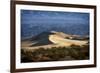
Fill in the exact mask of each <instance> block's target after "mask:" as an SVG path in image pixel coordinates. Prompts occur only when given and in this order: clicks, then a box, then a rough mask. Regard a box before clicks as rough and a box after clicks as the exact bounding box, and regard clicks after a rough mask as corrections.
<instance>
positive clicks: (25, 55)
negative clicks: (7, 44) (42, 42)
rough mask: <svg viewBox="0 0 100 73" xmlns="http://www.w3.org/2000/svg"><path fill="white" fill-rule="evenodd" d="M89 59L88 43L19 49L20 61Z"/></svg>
mask: <svg viewBox="0 0 100 73" xmlns="http://www.w3.org/2000/svg"><path fill="white" fill-rule="evenodd" d="M85 59H89V45H84V46H76V45H71V46H70V47H52V48H47V49H44V48H39V49H35V50H33V51H25V50H23V49H22V50H21V62H44V61H64V60H66V61H67V60H85Z"/></svg>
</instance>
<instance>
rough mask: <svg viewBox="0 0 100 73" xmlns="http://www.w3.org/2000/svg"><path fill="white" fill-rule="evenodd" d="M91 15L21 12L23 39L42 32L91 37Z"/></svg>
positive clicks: (57, 12)
mask: <svg viewBox="0 0 100 73" xmlns="http://www.w3.org/2000/svg"><path fill="white" fill-rule="evenodd" d="M89 20H90V15H89V13H84V12H60V11H39V10H21V39H23V38H27V37H28V38H29V37H32V36H36V35H38V34H40V33H42V32H45V31H46V32H49V31H58V32H64V33H66V34H75V35H89V24H90V23H89Z"/></svg>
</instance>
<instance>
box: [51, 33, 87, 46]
mask: <svg viewBox="0 0 100 73" xmlns="http://www.w3.org/2000/svg"><path fill="white" fill-rule="evenodd" d="M49 40H50V41H51V42H53V43H54V44H59V45H64V46H70V45H79V46H81V45H85V44H86V43H87V41H82V40H81V41H80V40H71V39H65V38H63V37H61V36H58V35H55V34H54V35H49Z"/></svg>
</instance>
